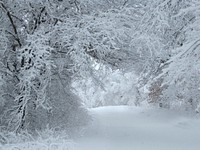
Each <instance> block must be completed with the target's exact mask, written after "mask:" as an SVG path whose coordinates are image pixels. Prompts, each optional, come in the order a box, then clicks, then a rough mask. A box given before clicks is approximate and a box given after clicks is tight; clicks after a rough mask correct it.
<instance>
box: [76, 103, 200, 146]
mask: <svg viewBox="0 0 200 150" xmlns="http://www.w3.org/2000/svg"><path fill="white" fill-rule="evenodd" d="M90 113H91V114H92V116H93V122H92V124H91V125H90V126H89V128H88V129H87V131H86V133H85V135H84V136H83V137H82V138H81V139H77V141H76V142H77V146H78V147H77V150H199V149H200V119H199V117H198V116H194V114H188V113H183V112H178V111H172V110H163V109H155V108H153V109H149V108H148V109H147V108H139V107H128V106H111V107H101V108H95V109H91V110H90Z"/></svg>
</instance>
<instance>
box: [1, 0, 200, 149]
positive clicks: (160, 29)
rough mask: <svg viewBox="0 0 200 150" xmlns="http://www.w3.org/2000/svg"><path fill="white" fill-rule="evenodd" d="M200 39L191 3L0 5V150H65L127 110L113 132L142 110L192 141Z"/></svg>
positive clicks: (199, 88)
mask: <svg viewBox="0 0 200 150" xmlns="http://www.w3.org/2000/svg"><path fill="white" fill-rule="evenodd" d="M199 35H200V1H199V0H0V150H17V149H18V150H29V149H30V150H36V149H37V150H40V149H41V150H73V149H75V148H74V143H76V140H74V139H79V138H80V137H81V136H83V135H84V132H88V130H90V129H91V128H92V127H93V128H96V127H97V126H92V127H91V128H90V129H87V128H88V126H91V124H92V122H95V121H93V120H95V117H94V116H93V113H94V114H96V117H97V118H98V117H100V116H101V117H102V118H104V119H102V118H98V119H99V120H101V119H102V120H104V122H105V123H106V122H107V123H108V122H109V120H107V119H106V118H107V117H108V116H110V118H115V117H116V116H115V114H118V115H119V116H121V115H122V114H120V113H119V112H121V111H122V112H124V111H126V110H127V111H128V112H126V113H125V112H124V113H123V114H124V116H126V117H128V119H127V120H126V119H125V118H124V119H125V120H124V122H126V123H125V124H123V125H121V123H120V122H118V121H117V120H118V119H119V118H118V119H117V120H113V121H114V122H116V124H118V125H121V126H122V127H121V128H124V127H125V126H134V125H135V124H132V123H133V122H137V121H140V120H137V117H136V118H135V120H134V115H133V116H132V114H134V112H135V111H136V112H135V113H136V114H137V113H138V111H141V113H142V112H143V111H144V112H145V113H144V114H146V115H148V114H149V115H152V116H151V117H152V120H154V119H155V117H156V114H157V113H158V114H161V115H160V116H159V117H158V118H157V120H159V121H160V120H162V119H161V118H165V119H166V120H167V119H168V118H171V117H172V116H173V117H174V120H176V121H177V118H181V117H182V118H184V117H186V118H187V119H186V120H187V121H188V122H187V121H185V122H184V121H183V120H182V121H183V122H182V121H180V122H178V123H177V124H179V125H180V124H181V125H183V124H184V127H185V126H187V125H188V124H189V125H188V126H189V127H188V126H187V127H188V128H192V127H193V128H194V129H196V130H195V131H191V132H192V133H193V132H195V133H196V135H200V132H199V131H198V130H199V129H200V128H198V127H197V126H198V124H199V123H200V118H199V111H200V36H199ZM129 108H132V110H129ZM146 109H147V110H146ZM150 110H151V111H150ZM132 111H134V112H132ZM159 112H160V113H159ZM104 113H108V114H107V115H105V114H104ZM136 114H135V115H136ZM178 114H180V115H181V116H179V115H178ZM137 115H138V118H140V117H144V116H142V115H139V114H137ZM162 115H163V116H162ZM122 116H123V115H122ZM175 116H176V117H175ZM132 117H133V118H132ZM145 117H147V116H145ZM145 117H144V118H145ZM173 117H172V118H173ZM122 118H123V117H122ZM131 118H132V119H133V120H132V119H131ZM191 118H193V119H194V118H195V119H197V120H192V121H191ZM122 120H123V119H122ZM147 120H149V121H150V122H151V119H149V118H148V117H147ZM155 120H156V119H155ZM186 122H187V123H186ZM191 122H192V123H191ZM110 123H111V124H112V121H111V122H110ZM142 123H144V124H146V123H145V122H141V124H142ZM159 123H160V122H159ZM111 124H109V125H106V127H107V126H111ZM138 124H139V123H138ZM160 124H162V123H160ZM195 124H196V126H195ZM104 125H105V124H104ZM150 125H152V124H151V123H150ZM138 126H139V125H138ZM152 126H154V124H153V125H152ZM106 127H105V128H106ZM187 127H186V128H187ZM93 128H92V129H93ZM102 128H103V127H102ZM121 128H120V129H121ZM163 128H164V127H163ZM92 129H91V131H90V132H92V133H87V134H94V132H95V131H93V130H92ZM159 129H160V131H161V132H162V125H161V127H159ZM85 130H86V131H85ZM97 130H98V129H97ZM99 130H100V129H99ZM117 130H118V129H117ZM150 130H151V129H150ZM173 130H175V129H174V128H173ZM177 130H178V131H179V129H177ZM177 130H175V131H177ZM107 131H108V133H109V134H111V135H113V134H114V135H115V134H116V133H114V132H115V131H114V129H113V131H111V130H110V129H106V131H105V132H107ZM110 132H112V133H110ZM126 132H127V134H131V136H132V135H133V134H135V133H132V132H133V131H132V130H130V131H129V130H128V131H126ZM169 132H172V131H171V128H170V127H169ZM184 133H185V132H183V133H181V134H180V135H182V134H183V135H185V134H186V133H185V134H184ZM192 133H191V139H193V136H192V135H193V134H192ZM163 134H167V133H163ZM114 135H113V137H115V136H114ZM151 135H152V134H151ZM101 136H102V135H101ZM146 136H148V135H146ZM177 138H179V137H177ZM198 138H199V137H198V136H197V139H198ZM133 139H134V138H133ZM144 139H145V138H144ZM33 141H37V142H35V143H34V142H33ZM38 141H43V145H42V146H41V145H40V144H39V146H38ZM58 141H59V142H58ZM78 141H79V140H78ZM97 141H98V140H97ZM112 141H113V138H112ZM194 141H195V140H194ZM32 142H33V143H32ZM48 142H50V143H51V142H52V143H53V142H55V143H56V144H55V145H54V147H53V148H49V147H48V146H47V145H48ZM104 142H105V141H104ZM157 142H158V141H157ZM20 143H21V144H22V143H29V148H27V145H26V146H24V145H23V146H22V145H21V146H20ZM30 143H32V146H30ZM44 143H45V144H44ZM91 143H92V142H91ZM12 144H14V147H13V146H11V145H12ZM112 144H113V145H115V144H114V142H113V143H112ZM135 144H136V145H137V144H138V143H135ZM195 144H197V145H196V147H195ZM15 145H16V146H15ZM61 145H62V147H59V146H61ZM147 145H148V144H147ZM188 145H190V149H191V150H195V149H196V148H197V147H200V145H198V142H196V143H195V142H194V145H193V146H194V147H192V145H191V144H188ZM188 145H187V146H188ZM37 146H38V147H37ZM187 146H185V147H184V148H185V149H187ZM94 147H95V146H94ZM165 148H167V147H165V145H163V147H162V148H158V147H156V148H155V147H154V148H152V150H157V149H158V150H161V149H162V150H165ZM179 148H180V147H179ZM179 148H175V149H176V150H179ZM184 148H180V150H185V149H184ZM91 149H92V148H91ZM93 149H95V148H93ZM113 149H114V148H105V147H104V148H101V150H113ZM118 149H120V148H119V147H118ZM118 149H117V148H115V150H118ZM129 149H130V150H133V147H131V145H130V146H127V148H122V149H121V150H129ZM137 149H138V150H143V149H147V148H140V147H137V148H136V150H137ZM170 149H174V147H171V148H170ZM188 149H189V148H188ZM197 149H198V148H197ZM78 150H90V148H85V149H83V148H82V149H78ZM96 150H97V148H96ZM148 150H150V149H148ZM166 150H167V149H166ZM168 150H169V149H168Z"/></svg>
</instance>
